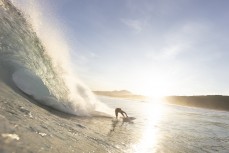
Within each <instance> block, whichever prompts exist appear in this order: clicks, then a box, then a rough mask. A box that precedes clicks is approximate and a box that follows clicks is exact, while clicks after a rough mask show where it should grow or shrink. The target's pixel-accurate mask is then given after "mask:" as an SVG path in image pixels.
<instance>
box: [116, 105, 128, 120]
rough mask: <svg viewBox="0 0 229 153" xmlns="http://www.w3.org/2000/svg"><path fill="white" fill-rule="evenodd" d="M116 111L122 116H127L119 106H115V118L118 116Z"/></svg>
mask: <svg viewBox="0 0 229 153" xmlns="http://www.w3.org/2000/svg"><path fill="white" fill-rule="evenodd" d="M118 113H121V114H122V116H123V117H124V118H125V115H126V117H128V115H127V114H126V112H124V111H123V110H122V109H121V108H115V116H116V119H117V118H118ZM124 114H125V115H124Z"/></svg>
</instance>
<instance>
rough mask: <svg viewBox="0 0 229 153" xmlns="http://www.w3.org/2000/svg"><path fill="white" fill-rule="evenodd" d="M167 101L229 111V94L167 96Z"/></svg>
mask: <svg viewBox="0 0 229 153" xmlns="http://www.w3.org/2000/svg"><path fill="white" fill-rule="evenodd" d="M165 101H166V103H169V104H176V105H181V106H189V107H199V108H206V109H214V110H223V111H229V96H222V95H206V96H166V97H165Z"/></svg>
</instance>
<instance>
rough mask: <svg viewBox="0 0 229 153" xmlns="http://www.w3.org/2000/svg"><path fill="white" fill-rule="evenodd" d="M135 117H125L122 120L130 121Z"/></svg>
mask: <svg viewBox="0 0 229 153" xmlns="http://www.w3.org/2000/svg"><path fill="white" fill-rule="evenodd" d="M135 119H136V118H135V117H125V118H122V120H123V122H132V121H133V120H135Z"/></svg>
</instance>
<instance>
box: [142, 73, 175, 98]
mask: <svg viewBox="0 0 229 153" xmlns="http://www.w3.org/2000/svg"><path fill="white" fill-rule="evenodd" d="M173 83H174V81H173V80H171V79H170V78H169V77H168V76H159V75H158V76H154V77H152V78H149V79H146V80H143V82H142V85H141V87H140V89H139V92H140V93H142V94H143V95H146V96H147V97H150V98H153V99H154V98H160V97H163V96H166V95H169V94H170V91H171V87H172V84H173ZM173 88H174V87H173Z"/></svg>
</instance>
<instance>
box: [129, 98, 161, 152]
mask: <svg viewBox="0 0 229 153" xmlns="http://www.w3.org/2000/svg"><path fill="white" fill-rule="evenodd" d="M164 110H165V108H164V105H163V104H162V103H161V102H157V101H155V102H152V103H149V105H148V106H147V108H146V112H145V113H146V114H145V115H146V116H147V122H146V125H145V127H144V128H143V129H142V137H141V139H140V141H139V142H138V143H137V144H135V145H133V147H132V151H133V152H136V153H137V152H142V153H147V152H156V149H157V147H156V146H157V143H158V139H159V135H160V131H159V127H158V124H159V123H160V121H161V119H162V114H163V112H164Z"/></svg>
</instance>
